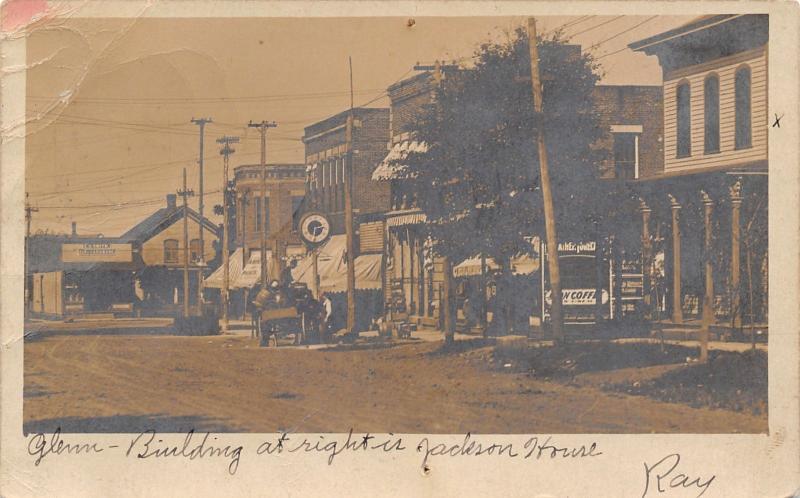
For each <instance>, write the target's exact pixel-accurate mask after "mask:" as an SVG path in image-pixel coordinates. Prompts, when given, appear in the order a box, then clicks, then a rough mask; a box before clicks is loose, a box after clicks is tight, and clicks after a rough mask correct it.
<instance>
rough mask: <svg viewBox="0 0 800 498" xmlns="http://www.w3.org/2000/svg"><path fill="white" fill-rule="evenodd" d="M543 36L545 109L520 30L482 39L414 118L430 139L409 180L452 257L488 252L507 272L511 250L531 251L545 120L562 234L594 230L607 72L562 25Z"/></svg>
mask: <svg viewBox="0 0 800 498" xmlns="http://www.w3.org/2000/svg"><path fill="white" fill-rule="evenodd" d="M538 43H539V54H540V71H541V74H542V80H543V98H542V111H543V112H542V114H541V115H540V116H539V117H536V116H535V114H534V111H533V100H532V95H531V87H530V79H529V78H530V59H529V51H528V37H527V34H526V32H525V31H524V30H522V29H520V30H517V31H516V32H515V33H514V34H513V35H512V36H511V37H510V39H509V40H508V41H507V42H504V43H487V44H484V45H482V46H481V47H480V49H479V50H478V51H477V53H476V63H475V67H474V68H471V69H468V70H462V71H458V72H455V73H449V74H448V78H447V79H446V80H445V81H444V82H443V84H442V85H441V86H440V87H439V89H438V90H437V92H436V99H435V103H434V104H432V105H431V106H430V107H429V108H428V109H427V111H426V112H424V113H422V115H421V116H420V117H419V119H418V121H417V122H416V123H415V126H414V137H413V139H414V140H416V141H418V142H420V143H424V144H425V147H422V148H418V149H417V151H415V152H410V153H409V155H408V157H407V158H405V159H404V160H403V164H404V167H403V168H402V169H401V171H402V172H403V174H404V175H405V178H406V181H405V182H404V184H405V185H406V187H407V188H408V189H410V191H411V192H414V194H415V197H416V200H417V205H418V206H419V208H420V209H421V210H422V211H423V212H424V213H425V214H426V216H427V220H428V223H427V228H428V230H429V232H430V235H431V236H432V238H433V240H434V250H435V251H436V252H437V253H438V254H440V255H446V256H448V257H449V258H450V259H451V260H452V261H454V262H458V261H460V260H463V259H464V258H466V257H470V256H474V255H477V254H480V253H483V254H485V255H487V256H488V257H492V258H494V259H495V260H496V261H497V262H498V263H499V264H500V265H501V268H502V271H503V272H504V273H505V274H506V275H508V274H510V271H511V268H510V260H511V258H512V257H514V256H517V255H519V254H524V253H531V252H532V249H533V248H532V245H531V237H532V236H533V235H536V234H541V233H542V232H543V226H544V223H543V216H542V200H541V192H540V190H539V174H538V171H539V164H538V155H537V149H536V142H535V141H534V136H535V133H534V131H535V130H536V128H537V127H542V129H543V130H544V132H545V136H546V144H547V149H548V156H549V161H550V170H551V179H552V188H553V195H554V204H555V211H556V220H557V223H558V226H559V231H560V233H562V234H565V235H567V236H568V235H570V234H576V233H590V231H592V230H594V220H595V219H596V218H597V215H598V212H599V211H597V210H596V204H595V203H593V202H592V200H593V199H594V198H595V196H597V195H600V193H599V191H598V190H597V189H598V188H600V187H599V182H596V181H595V180H596V178H597V175H598V170H597V164H598V162H599V160H601V159H602V157H603V154H604V153H605V152H603V151H601V150H599V149H597V148H595V147H594V144H595V143H596V142H597V141H598V140H599V139H600V138H601V137H602V136H603V134H604V133H605V130H603V129H602V128H601V127H600V125H599V124H598V120H597V117H596V114H595V110H594V102H593V96H592V92H593V89H594V87H595V85H596V84H597V81H598V79H599V76H598V75H597V74H596V73H595V72H594V69H595V66H594V63H593V59H592V57H591V55H589V54H582V53H581V51H580V47H578V46H575V45H569V44H567V43H566V42H565V41H564V40H563V39H562V38H561V36H560V34H559V33H556V34H555V35H552V36H551V37H550V38H546V39H542V38H540V39H539V40H538ZM590 198H591V199H590ZM497 298H498V299H499V300H503V299H504V296H497Z"/></svg>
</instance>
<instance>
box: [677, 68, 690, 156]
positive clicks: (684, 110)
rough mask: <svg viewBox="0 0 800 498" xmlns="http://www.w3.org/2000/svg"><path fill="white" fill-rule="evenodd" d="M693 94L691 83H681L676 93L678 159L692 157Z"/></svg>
mask: <svg viewBox="0 0 800 498" xmlns="http://www.w3.org/2000/svg"><path fill="white" fill-rule="evenodd" d="M690 98H691V93H690V90H689V83H688V82H687V83H681V84H680V85H678V89H677V91H676V105H677V119H678V122H677V125H678V129H677V137H676V140H677V143H676V146H677V157H689V156H690V155H692V122H691V103H690Z"/></svg>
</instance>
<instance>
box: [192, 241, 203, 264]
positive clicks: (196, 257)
mask: <svg viewBox="0 0 800 498" xmlns="http://www.w3.org/2000/svg"><path fill="white" fill-rule="evenodd" d="M189 253H190V254H191V261H192V263H196V262H198V261H200V260H201V256H202V254H203V250H202V249H201V248H200V239H192V240H191V241H189Z"/></svg>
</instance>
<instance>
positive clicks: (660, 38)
mask: <svg viewBox="0 0 800 498" xmlns="http://www.w3.org/2000/svg"><path fill="white" fill-rule="evenodd" d="M744 15H746V14H723V15H717V16H711V17H708V18H704V19H698V20H696V21H693V22H690V23H688V24H684V25H683V26H678V27H677V28H674V29H671V30H669V31H664V32H663V33H659V34H657V35H654V36H651V37H649V38H645V39H644V40H639V41H637V42H633V43H629V44H628V48H630V49H631V50H635V51H641V50H643V49H645V48H648V47H651V46H653V45H658V44H659V43H664V42H666V41H669V40H672V39H673V38H678V37H680V36H683V35H687V34H689V33H693V32H695V31H699V30H701V29H707V28H710V27H711V26H716V25H718V24H723V23H726V22H728V21H731V20H733V19H736V18H737V17H742V16H744Z"/></svg>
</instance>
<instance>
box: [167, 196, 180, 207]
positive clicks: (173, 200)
mask: <svg viewBox="0 0 800 498" xmlns="http://www.w3.org/2000/svg"><path fill="white" fill-rule="evenodd" d="M177 208H178V196H177V195H175V194H167V209H177Z"/></svg>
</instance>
